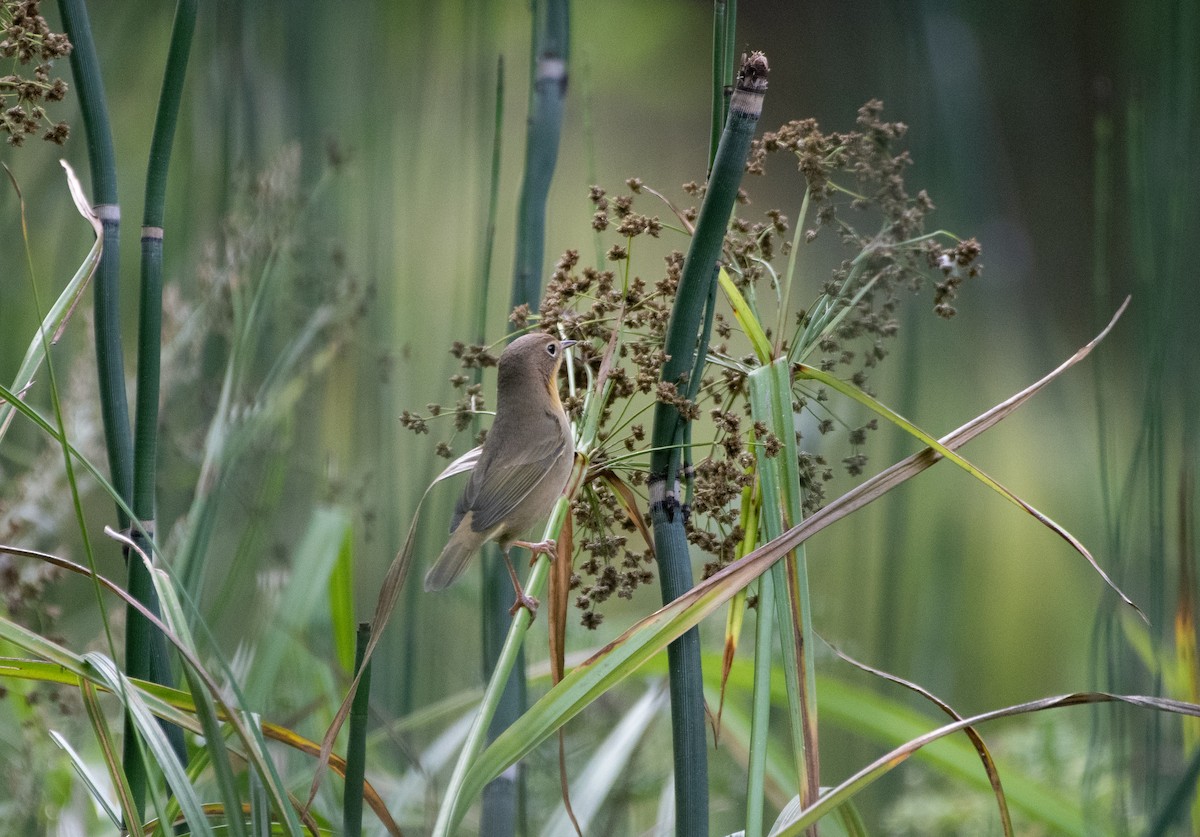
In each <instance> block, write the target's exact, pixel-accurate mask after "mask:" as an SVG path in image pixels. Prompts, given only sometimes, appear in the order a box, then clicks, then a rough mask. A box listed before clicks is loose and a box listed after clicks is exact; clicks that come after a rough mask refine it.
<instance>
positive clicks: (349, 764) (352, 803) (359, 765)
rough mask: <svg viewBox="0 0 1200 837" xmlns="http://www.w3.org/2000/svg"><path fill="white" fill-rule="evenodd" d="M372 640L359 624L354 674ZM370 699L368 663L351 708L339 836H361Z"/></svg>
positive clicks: (368, 630) (366, 624)
mask: <svg viewBox="0 0 1200 837" xmlns="http://www.w3.org/2000/svg"><path fill="white" fill-rule="evenodd" d="M370 638H371V623H370V622H360V623H359V624H358V633H357V634H356V636H355V640H356V641H355V646H354V670H355V671H358V670H359V668H360V667H362V664H363V654H364V652H365V651H366V648H367V642H369V641H370ZM370 698H371V663H370V661H369V660H368V661H367V665H366V668H364V669H363V672H362V679H361V680H359V681H358V690H357V691H356V692H355V693H354V704H353V705H352V706H351V708H350V732H349V737H348V740H347V744H346V789H345V793H344V794H343V795H342V833H343V834H345V835H346V837H359V835H360V834H362V803H363V778H364V776H365V775H366V766H367V706H368V704H369V703H370Z"/></svg>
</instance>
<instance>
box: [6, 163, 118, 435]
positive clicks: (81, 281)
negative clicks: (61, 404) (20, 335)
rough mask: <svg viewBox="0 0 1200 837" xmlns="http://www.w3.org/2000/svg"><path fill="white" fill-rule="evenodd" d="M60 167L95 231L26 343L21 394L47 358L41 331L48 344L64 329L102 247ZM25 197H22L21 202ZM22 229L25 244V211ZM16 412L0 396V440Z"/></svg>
mask: <svg viewBox="0 0 1200 837" xmlns="http://www.w3.org/2000/svg"><path fill="white" fill-rule="evenodd" d="M59 162H61V163H62V167H63V168H64V169H65V170H66V173H67V186H68V188H69V189H70V191H71V197H72V199H73V200H74V203H75V207H76V208H77V209H78V210H79V214H80V215H82V216H83V217H84V219H85V220H86V221H88V222H89V223H90V224H91V225H92V229H93V231H94V232H95V233H96V241H95V243H94V244H93V245H92V249H91V250H89V251H88V254H87V255H86V256H84V259H83V262H82V263H81V264H80V265H79V269H78V270H76V271H75V275H74V276H72V277H71V281H69V282H67V285H66V287H65V288H63V290H62V293H60V294H59V295H58V299H56V300H55V301H54V304H53V305H51V306H50V310H49V311H47V312H46V316H45V317H44V318H43V319H42V326H41V328H40V329H39V330H38V332H37V333H36V334H35V335H34V336H33V339H32V340H31V341H30V343H29V348H28V349H26V350H25V357H24V358H23V359H22V361H21V366H20V367H19V368H18V369H17V375H16V377H15V378H14V379H13V385H12V391H13V392H15V393H20V394H23V393H24V392H25V390H26V389H28V388H29V386H30V385H31V384H32V383H33V376H34V374H36V372H37V370H38V367H39V366H41V364H42V361H43V360H45V358H46V342H47V341H46V339H44V338H43V335H49V343H50V345H54V344H55V343H57V342H58V340H59V338H60V337H62V333H63V330H64V329H66V327H67V323H68V322H69V321H70V319H71V315H72V314H73V313H74V312H75V306H76V305H77V304H78V303H79V300H80V299H81V298H82V297H83V293H84V291H86V290H87V286H88V282H90V281H91V278H92V274H94V273H95V272H96V265H98V264H99V263H100V253H101V252H102V251H103V249H104V236H103V235H102V232H103V230H102V229H101V227H100V219H98V218H97V217H96V213H95V212H93V211H92V207H91V205H90V204H89V203H88V201H87V198H86V197H85V196H84V194H83V187H81V186H80V185H79V178H77V177H76V176H75V172H74V170H72V168H71V167H70V166H69V165H68V164H67V162H66V161H65V160H60V161H59ZM4 170H5V171H6V172H8V178H9V180H10V181H12V185H13V188H14V189H16V191H17V196H18V198H20V196H21V189H20V187H19V186H18V185H17V181H16V178H14V177H13V173H12V172H11V171H10V170H9V168H8V166H7V165H6V166H4ZM23 203H24V200H23V199H22V205H23ZM21 232H22V235H23V236H24V237H25V240H26V247H28V246H29V245H28V238H29V237H28V234H27V231H26V229H25V213H24V212H23V211H22V213H21ZM14 415H15V413H14V412H13V405H12V403H11V402H10V401H8V400H7V399H2V400H0V440H2V439H3V438H4V434H5V433H6V432H7V431H8V427H9V425H10V424H11V423H12V419H13V416H14Z"/></svg>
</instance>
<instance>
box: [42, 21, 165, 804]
mask: <svg viewBox="0 0 1200 837" xmlns="http://www.w3.org/2000/svg"><path fill="white" fill-rule="evenodd" d="M58 8H59V14H60V15H61V16H62V21H63V29H64V30H65V32H66V34H67V37H68V38H70V39H71V43H72V45H73V47H74V48H73V49H72V50H71V72H72V74H73V75H74V77H75V86H76V89H77V90H78V91H79V103H80V108H81V110H82V113H83V126H84V132H85V134H86V137H87V149H88V162H89V164H90V168H91V172H92V203H93V204H94V207H95V210H96V214H97V215H98V216H99V217H100V221H101V223H102V225H103V236H104V251H103V253H102V254H101V256H100V263H99V265H97V267H96V274H95V277H94V278H93V279H92V286H93V288H94V289H95V291H94V294H95V297H94V299H95V302H94V305H95V338H96V368H97V374H98V383H99V396H100V413H101V416H102V419H103V423H104V441H105V445H106V447H107V450H108V463H109V471H110V478H111V480H112V484H113V487H114V488H115V489H116V491H117V494H118V495H119V496H120V497H121V499H122V500H123V501H125V503H127V504H128V503H130V502H131V501H132V499H133V498H132V488H133V440H132V437H131V435H130V430H129V403H128V401H127V400H126V396H125V360H124V356H123V353H122V347H121V320H120V278H121V266H120V265H121V257H120V229H121V227H120V225H121V209H120V206H119V204H118V199H117V164H116V155H115V153H114V151H113V142H112V130H111V127H110V125H109V120H108V104H107V100H106V99H105V96H104V85H103V81H102V79H101V78H100V62H99V60H98V58H97V57H96V46H95V43H94V42H93V40H92V28H91V24H90V22H89V20H88V13H87V8H86V6H85V5H84V3H83V0H59V3H58ZM117 521H118V526H119V527H120V528H122V529H125V528H127V527H128V526H129V517H128V516H127V515H126V514H125V511H124V509H123V508H121V507H120V506H118V508H117ZM126 563H127V564H128V567H129V581H128V584H127V586H128V589H129V592H130V593H131V594H132V595H134V596H135V597H137V598H138V599H139V600H142V601H146V597H153V586H152V585H151V584H150V579H149V578H148V577H147V575H146V572H145V569H144V568H143V567H142V565H141V562H140V561H130V560H128V552H126ZM137 634H138V631H137V630H136V628H134V627H133V626H132V625H131V626H130V630H129V631H128V632H127V636H126V642H125V657H126V659H125V666H126V671H127V672H128V673H129V674H130V676H134V677H145V676H146V675H147V673H148V672H149V662H148V661H149V659H150V654H149V653H148V652H147V650H146V649H145V647H144V646H143V645H142V644H140V643H139V642H138V641H137V638H136V635H137ZM131 645H132V648H131ZM123 765H124V769H125V775H126V779H127V780H128V782H129V788H130V792H131V794H132V797H133V800H134V803H135V805H136V807H137V811H138V814H139V816H141V814H142V813H143V811H144V804H145V790H146V767H145V764H144V763H143V761H142V755H141V751H140V749H139V748H138V741H137V736H136V733H135V732H134V727H133V724H132V722H131V719H130V718H129V717H128V716H126V719H125V736H124V753H123Z"/></svg>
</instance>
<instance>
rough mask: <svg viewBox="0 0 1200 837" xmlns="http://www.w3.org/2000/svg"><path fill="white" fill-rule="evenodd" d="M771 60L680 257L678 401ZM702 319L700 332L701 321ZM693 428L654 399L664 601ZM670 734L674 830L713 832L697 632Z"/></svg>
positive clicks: (677, 552)
mask: <svg viewBox="0 0 1200 837" xmlns="http://www.w3.org/2000/svg"><path fill="white" fill-rule="evenodd" d="M766 73H767V62H766V59H765V58H764V57H763V56H762V55H761V54H760V53H755V54H754V55H751V56H750V57H749V58H748V59H747V61H746V62H745V63H744V64H743V65H742V71H741V73H740V74H739V76H738V85H737V89H736V90H735V92H734V95H733V97H732V99H731V102H730V109H729V117H728V119H727V120H726V123H725V130H724V132H723V133H722V135H721V141H720V143H719V145H718V147H717V155H716V157H715V159H714V161H713V167H712V173H711V175H710V177H709V182H708V188H707V190H706V192H705V195H704V203H703V205H702V206H701V209H700V215H699V217H698V218H697V221H696V230H695V233H694V234H693V236H692V242H691V246H690V247H689V248H688V254H687V258H686V260H685V261H684V266H683V275H682V277H681V279H680V284H679V291H678V295H677V296H676V298H675V305H674V307H673V309H672V311H671V321H670V323H669V324H668V326H667V336H666V344H665V347H664V348H665V351H666V353H667V355H668V360H667V362H666V363H665V364H664V365H663V371H662V380H663V381H664V382H666V383H670V384H673V385H675V387H676V388H677V391H678V392H679V393H680V394H681V395H689V394H691V393H694V392H695V391H696V389H695V388H696V386H697V384H698V381H697V380H696V379H697V378H698V377H699V374H700V372H699V370H701V369H702V368H703V367H702V360H703V358H702V355H703V353H705V352H706V351H707V345H708V337H709V335H708V333H707V332H708V329H709V328H710V327H711V316H710V317H705V316H704V314H705V310H706V308H707V309H709V310H710V313H711V307H710V306H711V304H712V302H711V300H712V297H713V293H714V287H715V284H716V279H717V273H718V271H719V269H720V264H719V259H720V256H721V248H722V245H723V243H724V239H725V230H726V228H727V226H728V224H729V217H730V214H731V213H732V211H733V205H734V201H735V200H736V198H737V193H738V187H739V185H740V184H741V180H742V174H743V172H744V170H745V165H746V158H747V156H748V155H749V152H750V142H751V140H752V139H753V138H754V130H755V127H756V126H757V124H758V117H759V114H760V113H761V112H762V99H763V95H764V94H765V92H766V86H767V84H766ZM702 319H703V321H704V324H703V328H702V327H701V321H702ZM687 426H688V422H687V420H685V419H684V417H683V416H682V415H681V414H680V412H679V409H678V408H677V407H676V406H675V405H674V404H668V403H666V402H658V403H657V404H656V405H655V410H654V432H653V438H652V448H653V450H654V453H653V454H652V456H651V459H650V516H651V520H652V522H653V526H654V545H655V552H656V558H657V561H658V569H659V577H660V579H661V588H662V599H663V602H664V603H667V602H671V601H673V600H674V599H676V598H678V597H679V596H681V595H682V594H684V593H686V592H687V591H688V590H690V589H691V588H692V566H691V561H690V559H689V556H688V547H687V533H686V531H685V528H684V513H685V511H684V509H683V507H682V506H681V504H680V502H679V489H678V483H677V474H678V471H679V462H680V452H679V448H678V444H679V442H680V441H681V440H683V439H685V438H686V437H687ZM667 663H668V668H669V672H670V690H671V728H672V735H673V744H674V759H675V831H676V833H677V834H680V835H687V837H694V835H701V837H703V835H705V834H707V833H708V755H707V750H706V742H705V717H704V692H703V677H702V672H701V668H700V635H699V633H698V632H697V630H696V629H694V628H693V629H692V630H690V631H688V632H687V633H685V634H684V635H683V636H681V637H680V638H679V639H678V640H676V641H675V642H674V643H672V644H671V645H670V646H669V647H668V648H667Z"/></svg>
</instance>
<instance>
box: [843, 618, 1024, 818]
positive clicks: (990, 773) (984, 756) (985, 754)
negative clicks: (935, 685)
mask: <svg viewBox="0 0 1200 837" xmlns="http://www.w3.org/2000/svg"><path fill="white" fill-rule="evenodd" d="M825 644H826V645H827V646H829V648H830V649H832V651H833V653H834V654H836V655H837V656H838V657H840V658H841V659H843V660H845V661H846V662H847V663H849V664H850V665H852V666H854V667H855V668H857V669H859V670H861V671H865V672H867V673H868V674H873V675H875V676H876V677H880V678H882V679H884V680H887V681H888V682H890V683H895V684H896V685H898V686H903V687H904V688H906V689H908V690H909V691H912V692H916V693H917V694H918V695H920V696H921V697H923V698H925V699H926V700H928V701H929V702H930V703H932V704H933V705H935V706H936V707H937V708H938V709H940V710H942V711H943V712H945V713H946V714H947V715H949V716H950V717H951V718H953V719H954V720H956V721H961V720H962V719H963V717H962V715H960V714H958V712H956V711H954V708H953V707H952V706H950V704H948V703H946V702H945V701H944V700H942V699H941V698H939V697H938V696H937V695H935V694H933V692H931V691H929V690H928V689H926V688H924V687H923V686H921V685H919V684H917V683H913V682H912V681H911V680H905V679H904V678H903V677H897V676H896V675H894V674H891V673H889V672H886V671H882V670H881V669H877V668H875V667H873V666H869V665H867V664H866V663H863V662H859V661H858V660H856V659H854V658H853V657H851V656H850V655H849V654H845V653H843V652H842V650H841V649H839V648H838V647H837V646H835V645H834V644H833V643H831V642H828V641H827V642H826V643H825ZM963 732H965V733H966V734H967V738H969V739H970V740H971V746H972V747H974V748H975V752H976V753H978V754H979V759H980V761H982V762H983V770H984V772H985V773H987V778H988V783H989V784H990V785H991V786H992V792H993V793H994V794H995V796H996V804H997V806H998V807H999V809H1000V825H1001V827H1002V828H1003V829H1004V835H1005V837H1012V835H1013V827H1012V817H1011V816H1010V815H1009V813H1008V800H1007V798H1006V797H1005V796H1004V787H1003V785H1002V784H1001V782H1000V772H999V771H998V770H997V769H996V762H995V761H994V760H993V759H992V753H991V751H990V750H989V749H988V746H987V744H985V743H984V741H983V736H981V735H980V734H979V732H978V731H977V730H976V729H975V728H974V727H967V728H965V729H964V730H963Z"/></svg>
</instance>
